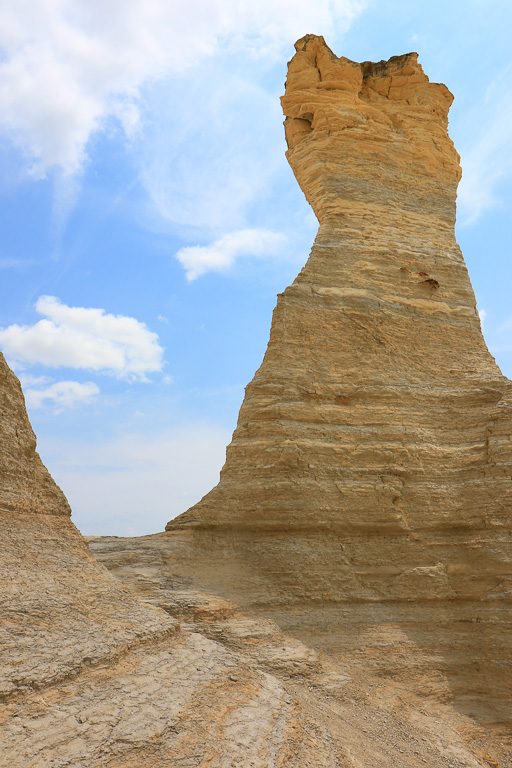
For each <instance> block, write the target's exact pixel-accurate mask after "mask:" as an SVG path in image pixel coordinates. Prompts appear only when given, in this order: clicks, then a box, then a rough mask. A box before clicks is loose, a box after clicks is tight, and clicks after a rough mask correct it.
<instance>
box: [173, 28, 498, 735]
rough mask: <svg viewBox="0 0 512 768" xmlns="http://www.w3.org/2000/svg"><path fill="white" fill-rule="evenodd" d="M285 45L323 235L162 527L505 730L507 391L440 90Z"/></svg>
mask: <svg viewBox="0 0 512 768" xmlns="http://www.w3.org/2000/svg"><path fill="white" fill-rule="evenodd" d="M296 49H297V53H296V54H295V56H294V57H293V59H292V61H291V62H290V64H289V69H288V79H287V82H286V93H285V96H284V97H283V99H282V104H283V110H284V113H285V115H286V121H285V130H286V137H287V142H288V152H287V157H288V160H289V162H290V165H291V167H292V169H293V171H294V174H295V176H296V178H297V180H298V182H299V184H300V186H301V188H302V190H303V191H304V194H305V195H306V197H307V199H308V201H309V202H310V203H311V205H312V207H313V210H314V211H315V214H316V216H317V218H318V220H319V224H320V226H319V230H318V234H317V237H316V239H315V243H314V246H313V249H312V252H311V255H310V257H309V260H308V262H307V264H306V266H305V267H304V268H303V269H302V271H301V272H300V274H299V275H298V277H297V278H296V279H295V281H294V282H293V283H292V285H291V286H289V287H288V288H287V289H286V290H285V291H284V293H283V294H281V295H280V296H279V298H278V303H277V307H276V309H275V311H274V316H273V322H272V329H271V333H270V341H269V345H268V349H267V352H266V354H265V357H264V360H263V363H262V365H261V367H260V368H259V369H258V371H257V372H256V374H255V376H254V379H253V380H252V382H251V383H250V384H249V386H248V387H247V389H246V394H245V399H244V402H243V405H242V407H241V409H240V415H239V419H238V425H237V428H236V430H235V432H234V435H233V440H232V443H231V445H230V446H229V447H228V449H227V459H226V463H225V466H224V468H223V470H222V473H221V478H220V482H219V484H218V486H217V487H216V488H214V489H213V490H212V491H211V492H210V493H209V494H208V495H207V496H205V497H204V498H203V499H202V500H201V501H200V502H199V503H198V504H197V505H196V506H195V507H193V508H192V509H190V510H189V511H188V512H186V513H185V514H183V515H181V516H180V517H178V518H177V519H176V520H173V521H171V522H170V523H169V524H168V526H167V530H168V531H171V532H174V535H175V536H180V535H181V537H182V538H183V536H185V535H188V536H189V537H191V540H193V541H194V546H195V547H196V550H197V551H201V550H202V551H204V553H205V555H204V558H203V559H204V568H205V569H207V575H205V577H204V578H205V580H207V579H210V580H211V581H212V583H213V582H215V580H217V582H218V583H219V585H220V584H221V580H222V579H221V575H220V574H222V573H223V569H224V571H225V570H226V568H227V566H226V565H225V563H226V562H230V563H231V564H232V565H231V571H232V569H233V563H235V562H236V563H237V565H236V569H237V576H236V578H234V577H233V573H232V572H231V576H230V575H229V573H227V572H226V576H225V579H224V582H223V584H224V586H222V585H220V586H219V590H221V589H224V590H226V589H227V590H228V591H229V590H231V593H230V594H231V596H232V597H233V596H234V597H236V598H237V599H240V596H239V595H238V594H237V590H238V593H242V592H244V590H245V599H246V600H247V599H249V598H248V597H247V596H248V595H249V594H250V596H251V597H250V600H251V601H252V605H253V606H255V605H260V606H266V607H267V610H269V611H271V612H272V611H274V614H273V615H274V616H277V614H276V613H275V611H276V610H277V609H276V606H277V605H279V604H281V606H282V610H280V611H278V614H279V615H278V616H277V618H278V621H280V623H281V625H282V626H286V627H287V628H291V629H293V631H296V632H302V635H301V636H302V637H304V638H309V640H310V641H312V640H313V639H314V640H315V642H324V643H325V645H326V647H328V648H330V649H331V650H333V649H334V650H336V649H337V650H339V649H340V648H345V649H346V648H349V650H351V652H355V653H363V655H364V653H365V652H366V651H368V649H371V648H375V647H377V646H379V647H380V650H381V652H380V656H379V657H378V658H379V660H378V661H377V656H378V654H377V655H374V656H370V657H368V654H367V655H366V659H367V660H368V659H369V660H368V661H365V663H367V664H369V665H370V666H372V665H373V664H375V665H376V666H377V667H379V665H380V670H381V672H383V673H384V670H385V669H386V670H387V671H388V673H389V674H395V673H396V674H397V675H399V674H401V675H402V676H403V677H409V679H413V677H414V675H413V672H414V670H412V667H415V663H416V662H414V661H411V658H412V657H411V655H410V654H409V657H408V658H409V661H408V662H407V663H405V662H404V663H402V662H399V661H398V662H397V658H396V657H395V655H394V652H393V651H392V649H391V647H390V648H388V657H389V658H388V661H387V662H384V661H383V654H382V647H383V646H384V645H386V644H387V645H388V646H390V645H392V644H393V642H397V643H398V645H400V642H401V640H397V638H402V640H404V642H406V643H409V644H410V643H413V644H416V645H419V646H421V648H422V649H423V650H422V652H421V653H422V654H423V655H421V654H420V655H421V658H422V659H423V661H421V663H420V662H418V664H419V666H420V667H421V668H422V669H423V668H424V666H425V658H431V659H432V660H435V661H432V664H433V668H434V666H435V667H436V668H437V669H441V670H442V674H443V675H445V676H446V675H447V676H448V685H449V687H450V689H451V694H453V695H455V696H456V697H457V696H458V701H459V705H460V707H461V708H462V709H463V710H464V711H471V712H475V711H476V712H478V713H479V714H480V715H481V717H482V718H490V719H491V720H494V721H496V722H498V721H499V722H502V721H507V722H510V721H512V712H511V698H510V686H511V684H512V678H511V676H510V670H509V662H508V661H507V659H508V655H507V653H508V652H507V650H506V648H507V643H506V630H507V627H510V618H509V612H510V601H511V599H512V546H511V543H510V532H511V528H512V440H511V431H512V385H511V383H510V382H509V381H508V380H507V379H505V378H504V377H503V376H502V374H501V372H500V370H499V368H498V366H497V365H496V363H495V361H494V359H493V358H492V356H491V355H490V353H489V351H488V349H487V347H486V344H485V342H484V339H483V336H482V332H481V327H480V322H479V318H478V314H477V309H476V302H475V297H474V293H473V290H472V287H471V283H470V280H469V276H468V273H467V270H466V266H465V263H464V259H463V256H462V254H461V251H460V249H459V247H458V245H457V242H456V240H455V234H454V225H455V200H456V190H457V184H458V181H459V178H460V167H459V158H458V155H457V152H456V150H455V148H454V146H453V144H452V141H451V140H450V138H449V136H448V133H447V122H448V109H449V107H450V104H451V101H452V95H451V94H450V92H449V91H448V89H447V88H446V87H445V86H444V85H440V84H435V83H430V82H429V80H428V78H427V76H426V75H425V74H424V72H423V70H422V68H421V66H420V65H419V64H418V62H417V56H416V54H406V55H404V56H397V57H393V58H392V59H390V60H389V61H385V62H384V61H383V62H379V63H377V64H375V63H372V62H364V63H362V64H357V63H355V62H353V61H349V60H348V59H346V58H344V57H341V58H337V57H336V56H335V55H334V54H333V53H332V52H331V51H330V50H329V48H328V47H327V46H326V44H325V42H324V40H323V38H321V37H316V36H312V35H308V36H306V37H305V38H303V39H302V40H300V41H299V42H298V43H297V44H296ZM187 531H188V534H187ZM180 532H181V533H180ZM206 553H208V554H206ZM215 553H218V557H217V559H216V556H215ZM214 561H215V565H214ZM215 571H217V574H216V573H215ZM205 573H206V571H205ZM240 585H244V586H243V587H240ZM328 606H330V607H331V608H332V610H331V611H330V613H329V611H328V610H327V607H328ZM348 606H350V607H348ZM472 621H475V622H479V623H480V625H479V628H478V631H476V630H475V626H474V624H473V625H471V622H472ZM468 622H469V623H470V624H469V629H467V626H468ZM386 627H387V628H389V627H392V628H393V629H392V631H391V630H390V631H388V630H387V629H385V628H386ZM433 628H434V631H433ZM474 630H475V631H474ZM322 638H323V639H322ZM393 638H394V639H393ZM404 638H405V639H404ZM490 643H491V644H492V647H493V651H492V654H490V653H489V644H490ZM427 647H428V649H430V650H429V651H428V654H430V656H429V655H428V654H427V656H425V653H426V651H425V648H427ZM376 653H377V652H376ZM440 654H441V657H442V658H441V659H440V658H439V655H440ZM406 655H407V654H406ZM398 656H400V651H398ZM491 657H492V658H491ZM469 658H473V659H478V665H477V666H478V668H479V670H480V672H477V673H475V674H472V673H470V671H469V670H470V667H471V665H470V663H469V661H468V659H469ZM402 661H403V659H402ZM404 664H405V667H408V665H409V667H411V669H409V668H407V669H405V670H404ZM418 664H417V665H416V667H415V669H416V672H414V674H416V673H417V674H419V672H418V668H419V667H418ZM393 670H394V671H393ZM397 670H398V671H397ZM400 670H401V671H400ZM411 675H412V677H411ZM418 679H419V678H418Z"/></svg>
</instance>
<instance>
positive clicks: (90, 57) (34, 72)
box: [0, 0, 363, 174]
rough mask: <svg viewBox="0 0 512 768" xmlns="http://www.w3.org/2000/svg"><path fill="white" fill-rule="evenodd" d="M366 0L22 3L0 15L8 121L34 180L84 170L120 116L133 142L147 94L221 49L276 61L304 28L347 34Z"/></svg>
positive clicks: (3, 106)
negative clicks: (97, 140)
mask: <svg viewBox="0 0 512 768" xmlns="http://www.w3.org/2000/svg"><path fill="white" fill-rule="evenodd" d="M362 7H363V3H362V2H361V0H338V1H337V2H333V1H332V0H317V2H315V3H314V4H312V3H311V2H310V0H272V2H271V0H261V2H258V3H248V2H247V3H240V2H238V0H217V1H216V2H215V3H212V2H211V0H173V2H168V0H110V1H109V2H107V3H76V2H75V0H40V2H38V3H33V2H32V0H17V1H16V2H15V3H3V4H2V7H1V8H0V48H1V57H0V116H1V117H0V122H1V124H2V126H3V129H4V132H5V133H6V134H7V135H8V136H9V137H10V139H11V140H12V141H13V142H14V143H15V144H17V145H18V146H19V147H20V148H21V149H22V150H23V151H24V152H25V153H26V154H27V156H28V157H29V158H31V161H32V163H33V171H34V172H35V173H39V174H44V173H45V172H46V171H47V169H48V168H51V167H52V166H58V167H60V168H63V169H65V170H66V171H67V172H75V171H77V170H79V169H80V168H81V166H82V165H83V163H84V160H85V157H86V145H87V142H88V139H89V137H90V136H91V134H92V133H94V132H95V131H96V130H98V129H100V128H102V127H103V126H104V125H105V120H106V119H107V118H108V117H114V118H116V119H117V120H118V122H119V124H120V125H122V127H123V129H124V131H125V132H126V133H127V134H129V135H133V134H134V133H135V132H136V131H137V128H138V126H139V124H140V114H139V113H140V109H141V102H140V100H139V97H140V91H141V88H142V87H143V85H144V84H145V83H147V82H149V81H155V80H157V79H159V78H160V79H161V78H164V77H165V76H167V75H168V74H169V73H182V72H184V71H186V70H187V69H188V68H189V67H191V66H194V65H197V64H200V63H201V62H203V61H204V60H205V58H207V57H208V56H212V55H213V54H214V53H215V52H216V51H217V50H218V47H219V46H222V47H223V48H226V47H227V46H229V47H231V48H232V49H244V50H247V51H249V52H251V53H252V55H255V56H261V57H264V58H265V57H266V58H268V56H269V55H271V54H272V52H274V53H275V51H276V49H279V48H280V47H281V46H282V45H283V42H286V43H287V44H289V42H290V40H293V39H294V38H295V37H298V36H300V35H302V34H304V33H305V32H306V31H320V30H322V31H326V32H328V31H329V29H331V28H332V27H333V25H334V24H336V25H337V28H338V30H343V29H344V28H347V27H348V26H349V24H350V22H351V20H352V19H353V18H354V16H355V15H357V14H358V13H359V12H360V11H361V9H362Z"/></svg>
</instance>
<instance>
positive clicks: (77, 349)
mask: <svg viewBox="0 0 512 768" xmlns="http://www.w3.org/2000/svg"><path fill="white" fill-rule="evenodd" d="M36 310H37V312H39V314H41V315H43V317H44V318H45V319H44V320H39V321H38V322H37V323H35V324H34V325H10V326H8V327H7V328H3V329H0V346H1V347H2V348H3V350H4V352H5V354H6V355H7V357H9V358H10V359H13V360H14V361H17V362H21V363H24V362H26V363H39V364H41V365H46V366H49V367H50V368H60V367H67V368H82V369H86V370H92V371H105V372H108V373H113V374H115V375H116V376H117V377H118V378H121V379H123V378H124V379H131V380H136V379H138V380H140V381H145V380H146V374H148V373H152V372H154V371H160V370H161V369H162V356H163V348H162V347H161V346H160V345H159V343H158V335H157V334H156V333H153V332H152V331H149V330H148V329H147V328H146V325H145V324H144V323H141V322H139V321H138V320H136V319H135V318H133V317H125V316H123V315H109V314H106V312H105V310H104V309H95V308H85V307H68V306H66V305H65V304H62V303H61V302H60V301H59V300H58V299H57V298H55V297H54V296H41V297H40V298H39V299H38V300H37V302H36Z"/></svg>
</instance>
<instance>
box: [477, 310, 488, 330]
mask: <svg viewBox="0 0 512 768" xmlns="http://www.w3.org/2000/svg"><path fill="white" fill-rule="evenodd" d="M478 316H479V318H480V325H481V326H482V327H483V324H484V322H485V318H486V317H487V312H486V311H485V309H479V310H478Z"/></svg>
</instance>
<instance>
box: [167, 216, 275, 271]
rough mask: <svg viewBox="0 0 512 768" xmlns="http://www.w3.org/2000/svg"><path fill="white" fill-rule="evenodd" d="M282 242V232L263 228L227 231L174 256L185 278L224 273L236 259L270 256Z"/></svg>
mask: <svg viewBox="0 0 512 768" xmlns="http://www.w3.org/2000/svg"><path fill="white" fill-rule="evenodd" d="M285 244H286V237H285V235H283V234H281V233H280V232H269V231H268V230H266V229H242V230H240V231H238V232H231V233H230V234H228V235H224V237H221V238H220V240H216V241H215V242H214V243H212V244H211V245H195V246H190V247H187V248H182V249H181V250H180V251H178V253H177V254H176V258H177V259H178V261H179V262H180V264H181V265H182V266H183V268H184V269H185V272H186V275H187V280H195V279H196V278H197V277H200V275H204V274H206V273H207V272H225V271H226V270H228V269H229V268H230V267H232V266H233V264H234V263H235V261H236V260H237V259H240V258H243V257H247V256H273V255H275V254H276V253H278V252H279V250H280V249H281V248H283V247H284V245H285Z"/></svg>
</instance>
